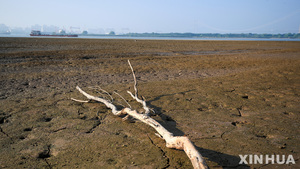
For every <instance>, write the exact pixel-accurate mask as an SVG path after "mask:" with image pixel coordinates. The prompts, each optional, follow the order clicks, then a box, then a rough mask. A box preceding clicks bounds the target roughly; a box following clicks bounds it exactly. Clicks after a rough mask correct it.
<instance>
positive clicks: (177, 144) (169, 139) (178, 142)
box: [71, 60, 208, 169]
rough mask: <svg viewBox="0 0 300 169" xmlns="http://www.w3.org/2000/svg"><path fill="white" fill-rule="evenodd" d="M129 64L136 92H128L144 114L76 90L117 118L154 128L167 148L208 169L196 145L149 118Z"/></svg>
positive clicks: (199, 166)
mask: <svg viewBox="0 0 300 169" xmlns="http://www.w3.org/2000/svg"><path fill="white" fill-rule="evenodd" d="M128 64H129V66H130V68H131V71H132V74H133V78H134V90H135V95H133V94H132V93H131V92H130V91H127V92H128V93H129V94H130V96H131V97H132V98H134V99H135V100H136V101H137V102H139V103H141V104H142V105H143V109H144V110H145V112H144V113H138V112H137V111H136V110H132V109H131V108H128V107H124V108H123V109H122V110H117V107H116V106H115V105H114V104H113V103H112V102H110V101H108V100H106V99H104V98H100V97H95V96H92V95H90V94H88V93H86V92H85V91H83V90H82V89H81V88H80V87H78V86H77V87H76V89H77V90H78V91H79V92H80V93H81V94H83V95H84V96H85V97H87V99H89V100H94V101H97V102H101V103H103V104H105V105H106V107H108V108H110V109H111V110H112V113H113V114H114V115H117V116H121V115H126V117H128V116H131V117H133V118H135V119H137V120H140V121H142V122H144V123H145V124H147V125H149V126H151V127H153V128H154V129H155V130H156V131H157V132H158V134H159V135H160V136H161V138H163V139H164V140H165V141H166V147H168V148H175V149H178V150H184V152H185V153H186V154H187V156H188V158H189V159H190V160H191V162H192V165H193V167H194V168H195V169H205V168H208V166H207V165H206V163H205V161H204V158H203V157H202V155H201V154H200V153H199V152H198V151H197V149H196V148H195V146H194V144H193V143H192V142H191V141H190V140H189V138H188V137H186V136H173V133H171V132H169V131H168V130H167V129H165V128H164V127H163V126H162V125H161V124H160V123H158V122H157V121H156V120H154V119H152V118H151V117H149V113H150V108H149V107H148V106H147V104H146V101H145V99H143V100H142V99H139V98H138V90H137V81H136V77H135V74H134V71H133V68H132V66H131V64H130V62H129V60H128ZM71 99H72V100H74V101H77V102H88V101H82V100H77V99H73V98H71Z"/></svg>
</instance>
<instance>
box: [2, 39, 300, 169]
mask: <svg viewBox="0 0 300 169" xmlns="http://www.w3.org/2000/svg"><path fill="white" fill-rule="evenodd" d="M128 59H129V60H130V61H131V64H132V66H133V68H134V69H135V74H136V76H137V80H138V82H139V83H138V88H139V94H140V95H143V96H144V97H145V99H146V100H147V104H148V105H149V107H151V108H153V109H154V110H155V111H156V113H157V115H155V116H154V117H153V118H155V119H157V120H158V121H159V122H160V123H162V124H163V125H164V126H165V127H166V128H167V129H169V130H170V131H171V132H173V133H174V134H175V135H186V136H188V137H189V138H190V139H191V140H192V141H193V143H194V144H195V145H196V147H197V148H198V150H199V152H200V153H201V154H202V155H203V156H204V158H205V159H206V161H207V163H208V165H209V166H210V167H211V168H276V167H278V168H297V167H300V162H299V158H300V153H299V150H300V144H299V143H300V104H299V103H300V42H276V41H186V40H181V41H175V40H110V39H105V40H104V39H102V40H100V39H68V38H66V39H65V38H0V69H1V74H0V86H1V88H0V168H149V169H152V168H192V166H191V163H190V161H189V159H188V158H187V156H186V155H185V153H184V152H183V151H179V150H173V149H168V148H166V147H165V142H164V140H162V139H161V138H159V137H157V136H156V135H155V131H154V130H153V129H152V128H151V127H149V126H146V125H145V124H143V123H141V122H138V121H136V122H131V123H129V122H125V121H122V119H121V118H120V117H116V116H114V115H113V114H112V113H111V111H110V110H109V109H107V108H106V107H105V106H104V105H103V104H101V103H96V102H92V103H77V102H74V101H72V100H71V99H70V98H77V99H82V100H84V99H85V98H84V96H82V95H81V94H80V93H79V92H78V91H77V90H76V89H75V87H76V86H77V85H78V86H80V87H81V88H82V89H84V90H86V91H88V92H89V93H90V94H94V95H96V96H101V97H106V98H108V96H107V95H105V94H102V93H101V89H100V88H99V87H101V88H102V89H105V90H107V91H108V92H110V93H111V94H112V96H113V98H114V100H115V103H116V104H118V105H126V103H125V102H124V101H123V100H122V99H121V98H120V97H119V96H118V95H116V94H113V91H116V92H118V93H119V94H120V95H122V96H123V97H124V98H125V99H126V100H128V101H129V104H130V105H131V106H132V107H133V108H136V109H138V110H140V109H141V106H140V105H138V104H137V103H135V102H134V100H132V98H130V96H129V95H128V94H127V92H126V91H127V90H130V91H133V77H132V74H131V70H130V67H129V66H128V63H127V60H128ZM247 154H253V155H254V154H256V155H264V156H265V155H272V154H274V155H280V156H282V155H285V156H286V157H287V156H288V155H292V156H293V158H294V160H295V162H296V164H288V165H287V164H283V165H279V164H247V165H246V164H243V165H240V164H239V162H240V157H239V155H247Z"/></svg>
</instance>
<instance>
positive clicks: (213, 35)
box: [82, 31, 300, 39]
mask: <svg viewBox="0 0 300 169" xmlns="http://www.w3.org/2000/svg"><path fill="white" fill-rule="evenodd" d="M82 35H84V36H123V37H168V38H290V39H300V33H284V34H256V33H227V34H220V33H154V32H153V33H126V34H119V35H117V34H115V32H114V31H111V32H110V33H109V34H87V33H86V34H82Z"/></svg>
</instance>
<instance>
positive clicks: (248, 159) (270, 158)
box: [239, 154, 296, 164]
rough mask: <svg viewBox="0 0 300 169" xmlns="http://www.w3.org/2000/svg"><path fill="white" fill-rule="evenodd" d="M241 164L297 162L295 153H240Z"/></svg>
mask: <svg viewBox="0 0 300 169" xmlns="http://www.w3.org/2000/svg"><path fill="white" fill-rule="evenodd" d="M239 156H240V158H241V161H240V163H239V164H296V163H295V159H294V157H293V155H288V156H287V157H286V155H252V154H250V155H239Z"/></svg>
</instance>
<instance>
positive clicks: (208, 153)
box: [147, 90, 250, 169]
mask: <svg viewBox="0 0 300 169" xmlns="http://www.w3.org/2000/svg"><path fill="white" fill-rule="evenodd" d="M191 91H193V90H188V91H184V92H178V93H173V94H166V95H160V96H157V97H155V98H154V99H153V100H149V101H147V105H148V106H149V107H151V108H154V110H155V112H156V114H155V115H156V116H159V117H160V119H161V120H157V121H158V122H159V123H160V124H161V125H162V126H163V127H165V128H166V129H167V130H168V131H170V132H171V133H173V134H174V136H183V135H184V132H183V131H181V130H180V129H178V128H177V127H176V125H177V124H176V121H175V120H173V119H172V118H171V117H170V116H168V115H166V114H163V113H162V108H160V107H157V106H155V105H152V104H151V102H153V101H156V100H159V99H160V98H162V97H165V96H172V95H176V94H185V93H187V92H191ZM195 147H196V148H197V150H198V151H199V152H200V153H201V155H202V156H203V157H204V158H206V159H207V160H208V161H211V162H214V163H217V164H218V166H211V167H222V168H241V169H244V168H245V169H248V168H250V167H249V166H248V165H245V164H239V162H240V158H239V157H237V156H233V155H229V154H225V153H221V152H218V151H214V150H209V149H205V148H201V147H198V146H196V145H195Z"/></svg>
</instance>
